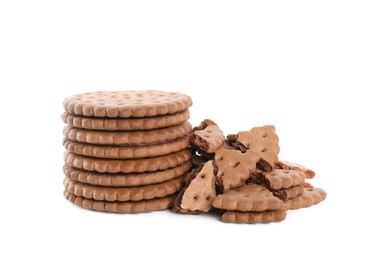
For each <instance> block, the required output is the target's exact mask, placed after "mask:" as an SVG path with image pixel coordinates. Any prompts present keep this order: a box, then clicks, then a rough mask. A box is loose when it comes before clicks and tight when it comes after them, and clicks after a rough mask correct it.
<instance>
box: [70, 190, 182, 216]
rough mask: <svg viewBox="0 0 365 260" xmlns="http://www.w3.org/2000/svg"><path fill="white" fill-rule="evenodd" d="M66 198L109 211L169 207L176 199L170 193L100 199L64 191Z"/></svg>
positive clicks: (119, 211) (147, 209)
mask: <svg viewBox="0 0 365 260" xmlns="http://www.w3.org/2000/svg"><path fill="white" fill-rule="evenodd" d="M63 194H64V196H65V198H66V199H67V200H69V201H70V202H72V203H74V204H76V205H78V206H80V207H83V208H86V209H93V210H98V211H108V212H114V213H141V212H149V211H156V210H164V209H169V208H171V206H172V203H173V201H174V199H175V197H176V196H175V195H170V196H166V197H162V198H155V199H151V200H140V201H125V202H120V201H112V202H111V201H100V200H93V199H86V198H84V197H79V196H75V195H74V194H72V193H70V192H68V191H64V192H63Z"/></svg>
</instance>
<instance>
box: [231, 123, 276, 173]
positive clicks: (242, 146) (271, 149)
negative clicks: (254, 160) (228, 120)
mask: <svg viewBox="0 0 365 260" xmlns="http://www.w3.org/2000/svg"><path fill="white" fill-rule="evenodd" d="M234 146H235V147H236V148H237V149H239V150H241V151H242V152H247V151H248V150H250V151H253V152H256V153H257V154H259V156H260V158H261V159H260V166H261V167H262V169H263V170H264V171H271V170H272V169H273V168H274V165H275V163H276V162H277V161H278V154H279V151H280V147H279V137H278V136H277V135H276V133H275V127H274V126H273V125H266V126H262V127H254V128H252V129H251V130H250V131H241V132H239V133H238V135H237V141H236V142H235V143H234Z"/></svg>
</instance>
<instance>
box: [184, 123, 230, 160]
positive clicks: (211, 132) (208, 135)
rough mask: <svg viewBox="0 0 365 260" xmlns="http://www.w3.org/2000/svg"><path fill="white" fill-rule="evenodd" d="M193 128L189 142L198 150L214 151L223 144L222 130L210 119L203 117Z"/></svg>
mask: <svg viewBox="0 0 365 260" xmlns="http://www.w3.org/2000/svg"><path fill="white" fill-rule="evenodd" d="M194 129H195V130H194V131H193V134H192V135H191V137H190V142H191V144H192V145H193V146H195V147H196V148H197V149H198V150H199V151H203V152H204V153H214V152H215V151H216V150H218V149H219V148H221V147H222V145H223V144H224V135H223V132H222V131H221V130H220V129H219V127H218V126H217V124H216V123H214V122H213V121H212V120H209V119H205V120H204V121H203V122H201V124H200V126H198V127H196V128H194Z"/></svg>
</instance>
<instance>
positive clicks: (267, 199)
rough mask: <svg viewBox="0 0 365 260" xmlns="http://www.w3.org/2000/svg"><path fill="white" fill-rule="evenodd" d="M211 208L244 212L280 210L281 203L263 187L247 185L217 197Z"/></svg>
mask: <svg viewBox="0 0 365 260" xmlns="http://www.w3.org/2000/svg"><path fill="white" fill-rule="evenodd" d="M213 207H215V208H219V209H225V210H235V211H244V212H245V211H266V210H278V209H281V208H282V207H283V202H282V200H280V199H278V198H277V197H275V196H274V195H273V194H272V193H271V192H270V191H269V190H268V189H266V188H265V187H263V186H260V185H257V184H248V185H243V186H242V187H241V188H239V189H236V190H230V191H227V192H225V193H223V194H221V195H218V196H217V197H216V199H215V200H214V202H213Z"/></svg>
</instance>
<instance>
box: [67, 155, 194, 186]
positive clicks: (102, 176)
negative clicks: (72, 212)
mask: <svg viewBox="0 0 365 260" xmlns="http://www.w3.org/2000/svg"><path fill="white" fill-rule="evenodd" d="M191 167H192V163H191V162H190V161H187V162H185V163H183V164H181V165H178V166H176V167H174V168H169V169H166V170H162V171H155V172H142V173H121V174H118V173H98V172H89V171H85V170H80V169H76V168H73V167H70V166H68V165H65V166H64V167H63V172H64V174H65V176H66V177H67V178H69V179H71V180H73V181H77V182H82V183H87V184H92V185H100V186H111V187H130V186H139V185H148V184H155V183H161V182H165V181H169V180H172V179H175V178H177V177H179V176H182V175H184V174H185V173H187V172H189V171H190V169H191Z"/></svg>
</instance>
